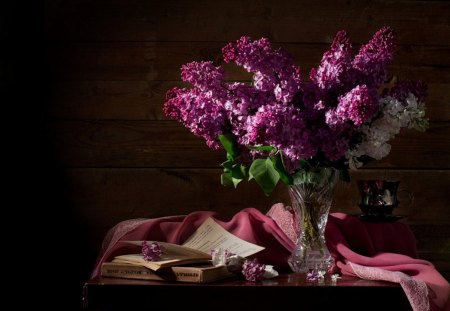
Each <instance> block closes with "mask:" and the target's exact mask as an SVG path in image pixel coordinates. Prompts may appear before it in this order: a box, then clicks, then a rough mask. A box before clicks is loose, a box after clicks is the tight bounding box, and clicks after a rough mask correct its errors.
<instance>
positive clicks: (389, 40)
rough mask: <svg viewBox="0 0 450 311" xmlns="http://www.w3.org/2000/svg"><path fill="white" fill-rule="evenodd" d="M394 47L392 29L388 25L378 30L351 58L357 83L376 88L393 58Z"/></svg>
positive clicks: (384, 78)
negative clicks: (356, 74) (352, 58)
mask: <svg viewBox="0 0 450 311" xmlns="http://www.w3.org/2000/svg"><path fill="white" fill-rule="evenodd" d="M395 48H396V45H395V37H394V31H393V30H392V29H391V28H389V27H383V28H381V29H380V30H378V31H377V32H376V33H375V35H374V36H373V38H372V39H371V40H370V41H369V43H367V44H366V45H363V46H362V47H361V49H360V50H359V54H358V55H356V56H355V59H354V60H353V68H355V69H356V70H357V72H358V80H359V83H364V84H367V85H370V86H374V87H376V88H377V87H378V86H379V85H380V84H381V83H383V82H384V81H385V80H386V76H387V71H386V70H387V66H388V65H389V64H391V63H392V61H393V60H394V52H395Z"/></svg>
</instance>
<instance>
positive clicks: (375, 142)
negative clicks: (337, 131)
mask: <svg viewBox="0 0 450 311" xmlns="http://www.w3.org/2000/svg"><path fill="white" fill-rule="evenodd" d="M380 107H381V112H380V117H378V118H377V119H375V120H373V121H372V122H371V123H370V124H369V125H363V127H362V131H361V132H362V134H363V139H362V141H361V143H359V144H358V145H356V147H355V148H354V149H351V150H349V151H348V152H347V153H346V158H347V159H348V162H349V167H350V168H351V169H357V168H359V167H361V166H362V165H363V163H362V162H360V161H359V160H358V158H359V157H361V156H363V155H367V156H369V157H371V158H373V159H376V160H380V159H382V158H384V157H385V156H387V155H388V154H389V152H390V151H391V145H390V144H388V143H387V142H388V141H389V140H390V139H392V138H393V137H394V136H395V135H397V134H398V133H399V132H400V130H401V128H404V127H405V128H406V127H407V128H412V129H416V130H419V131H424V130H425V129H426V128H427V127H428V119H426V118H425V105H424V103H422V102H418V101H417V98H416V97H415V96H414V95H413V94H412V93H410V94H409V96H408V97H407V98H406V99H405V102H400V101H398V100H397V99H395V98H393V97H390V96H387V97H383V98H381V99H380Z"/></svg>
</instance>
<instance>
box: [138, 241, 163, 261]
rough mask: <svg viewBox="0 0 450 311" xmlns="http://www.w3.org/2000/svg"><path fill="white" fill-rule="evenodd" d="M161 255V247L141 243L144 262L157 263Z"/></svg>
mask: <svg viewBox="0 0 450 311" xmlns="http://www.w3.org/2000/svg"><path fill="white" fill-rule="evenodd" d="M162 253H163V250H162V247H161V246H160V245H159V244H158V243H157V242H152V243H150V245H148V243H147V241H142V256H143V257H144V259H145V260H146V261H158V260H160V259H161V255H162Z"/></svg>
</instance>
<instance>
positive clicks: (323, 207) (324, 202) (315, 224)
mask: <svg viewBox="0 0 450 311" xmlns="http://www.w3.org/2000/svg"><path fill="white" fill-rule="evenodd" d="M338 177H339V172H338V171H337V170H336V169H333V168H322V169H318V170H314V171H305V172H300V173H297V175H296V178H295V180H294V185H293V186H290V187H289V188H288V189H289V195H290V198H291V204H292V206H291V207H292V209H293V211H294V214H295V219H296V224H297V230H298V235H297V236H298V239H297V244H296V246H295V249H294V251H293V252H292V254H291V256H290V257H289V259H288V262H289V266H290V267H291V269H292V270H293V271H294V272H303V273H307V272H310V271H312V270H314V271H324V272H328V271H329V269H330V268H331V266H332V265H333V258H332V257H331V255H330V252H329V251H328V248H327V245H326V243H325V227H326V224H327V220H328V214H329V211H330V207H331V202H332V200H333V191H334V188H335V186H336V183H337V181H338Z"/></svg>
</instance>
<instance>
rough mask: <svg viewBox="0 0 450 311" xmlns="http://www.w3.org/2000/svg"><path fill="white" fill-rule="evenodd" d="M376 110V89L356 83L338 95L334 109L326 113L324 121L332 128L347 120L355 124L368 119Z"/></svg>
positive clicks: (357, 124)
mask: <svg viewBox="0 0 450 311" xmlns="http://www.w3.org/2000/svg"><path fill="white" fill-rule="evenodd" d="M377 111H378V96H377V94H376V90H375V89H373V88H369V87H367V86H366V85H358V86H356V87H355V88H354V89H353V90H351V91H350V92H348V93H347V94H345V95H344V96H341V97H339V103H338V105H337V107H336V108H335V109H330V110H329V111H328V112H327V113H326V122H327V124H328V125H330V126H331V127H332V128H334V127H336V126H337V125H339V124H342V123H344V122H347V121H352V122H353V124H355V125H356V126H360V125H361V124H363V123H364V122H366V121H368V120H370V119H371V118H372V117H373V116H374V115H375V113H376V112H377Z"/></svg>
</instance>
